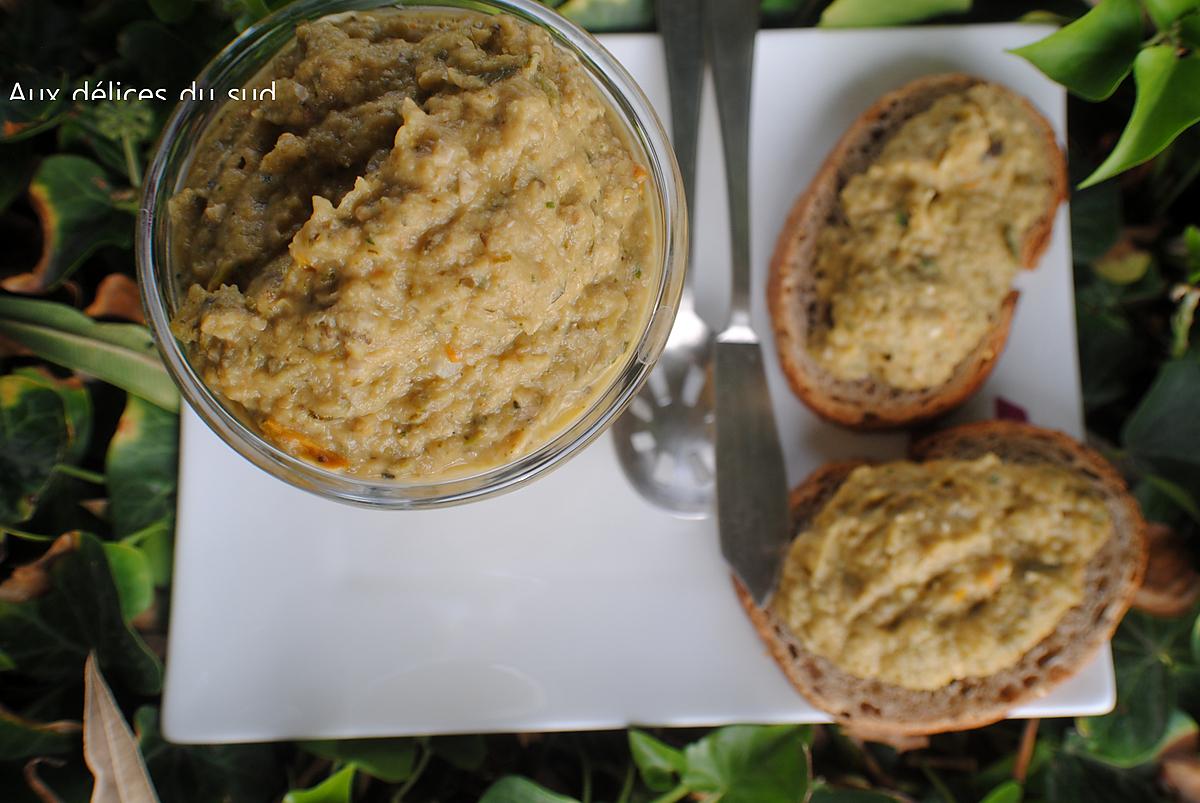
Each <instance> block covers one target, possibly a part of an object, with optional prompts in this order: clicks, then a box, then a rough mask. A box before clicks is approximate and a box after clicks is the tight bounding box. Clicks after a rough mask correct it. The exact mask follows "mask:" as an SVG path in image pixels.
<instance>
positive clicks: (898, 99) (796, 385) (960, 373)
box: [767, 74, 1067, 429]
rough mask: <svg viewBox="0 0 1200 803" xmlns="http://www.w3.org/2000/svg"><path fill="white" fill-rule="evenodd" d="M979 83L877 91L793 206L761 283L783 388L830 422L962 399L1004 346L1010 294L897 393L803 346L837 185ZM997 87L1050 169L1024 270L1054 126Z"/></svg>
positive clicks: (854, 422)
mask: <svg viewBox="0 0 1200 803" xmlns="http://www.w3.org/2000/svg"><path fill="white" fill-rule="evenodd" d="M981 83H985V82H984V81H983V80H982V79H979V78H975V77H972V76H969V75H960V74H948V75H933V76H928V77H925V78H920V79H918V80H916V81H913V82H912V83H910V84H907V85H906V86H904V87H901V88H900V89H897V90H896V91H894V92H891V93H889V94H887V95H884V96H883V97H882V98H881V99H880V100H879V101H878V102H877V103H876V104H875V105H874V106H872V107H871V108H870V109H868V110H867V111H866V112H864V113H863V115H862V116H861V117H859V118H858V119H857V120H856V121H855V122H854V124H853V125H851V126H850V128H849V130H847V131H846V133H845V134H844V135H843V136H842V138H841V140H840V141H839V142H838V143H837V145H836V146H834V149H833V151H832V152H831V153H830V154H829V156H828V157H827V158H826V159H825V163H824V164H823V165H822V167H821V169H820V171H819V172H818V173H817V175H816V177H815V178H814V179H813V180H812V183H811V184H810V185H809V187H808V189H807V191H805V193H804V194H803V195H801V196H800V198H799V199H798V200H797V201H796V203H795V205H794V206H793V207H792V211H791V213H790V214H789V216H788V219H787V223H786V224H784V227H783V231H782V232H780V235H779V240H778V242H777V244H776V246H775V255H774V257H773V258H772V260H771V270H770V280H769V283H768V289H767V293H768V299H767V301H768V305H769V307H770V310H771V318H772V321H773V327H774V331H775V345H776V348H777V349H778V352H779V359H780V362H781V364H782V367H783V372H784V374H785V375H786V376H787V378H788V382H789V383H790V384H791V387H792V390H793V391H794V392H795V393H796V395H797V396H799V397H800V399H801V400H802V401H803V402H804V403H805V404H807V405H808V406H809V407H810V408H811V409H812V410H813V411H814V412H816V413H817V414H818V415H820V416H822V417H823V418H826V419H828V420H830V421H833V422H834V423H837V424H842V425H845V426H850V427H854V428H858V429H880V428H889V427H899V426H904V425H906V424H911V423H915V422H917V421H923V420H927V419H929V418H933V417H935V416H937V415H940V414H941V413H944V412H946V411H948V410H950V409H953V408H954V407H957V406H958V405H960V404H962V403H963V402H965V401H966V400H967V399H968V398H969V397H970V396H971V395H972V394H973V393H974V392H975V391H976V390H978V389H979V386H980V385H982V384H983V382H984V380H985V379H987V377H988V375H989V374H990V373H991V371H992V368H993V367H994V366H995V364H996V361H997V359H998V358H999V357H1000V354H1001V352H1003V350H1004V344H1005V342H1006V341H1007V339H1008V330H1009V326H1010V325H1011V324H1012V317H1013V310H1014V308H1015V305H1016V301H1017V293H1016V292H1015V291H1014V292H1012V293H1010V294H1009V295H1008V297H1007V298H1006V299H1005V300H1004V302H1003V304H1002V305H1001V309H999V310H998V311H997V313H996V316H995V320H994V322H993V326H992V327H991V330H990V331H989V332H988V333H987V335H986V336H985V337H984V338H983V339H982V340H981V341H980V342H979V344H978V345H976V346H975V348H974V349H973V350H972V351H971V352H970V353H969V354H968V356H967V357H966V358H965V359H963V360H962V361H961V362H960V363H959V364H958V366H957V368H956V369H955V370H954V373H953V375H952V376H951V377H950V379H948V380H947V381H946V382H945V383H944V384H942V385H939V386H936V387H931V388H924V389H921V390H903V389H900V388H894V387H890V386H888V385H886V384H883V383H881V382H878V381H875V380H872V379H866V380H858V381H845V380H842V379H838V378H837V377H834V376H833V375H831V374H830V373H829V372H828V371H826V370H824V369H823V368H822V366H821V365H820V364H819V363H818V362H817V360H816V359H815V358H814V357H813V355H812V354H811V353H810V352H809V350H808V339H809V335H810V333H811V332H812V331H813V328H814V326H816V324H817V322H819V321H822V320H824V319H825V318H826V317H827V316H828V310H827V309H826V308H827V307H828V304H827V303H824V302H822V301H821V300H820V299H819V298H818V295H817V290H816V280H815V278H814V276H813V266H814V264H815V261H816V253H817V241H818V237H817V234H818V232H819V231H820V230H821V229H822V227H824V226H827V225H830V224H834V223H837V222H839V221H840V220H841V219H842V214H843V213H842V208H841V200H840V195H841V192H842V189H843V188H844V187H845V186H846V183H847V182H848V181H849V180H850V179H851V178H852V177H853V176H855V175H856V174H859V173H862V172H864V171H865V170H866V169H867V168H868V167H869V166H870V165H871V164H872V163H873V162H874V161H875V160H876V159H877V158H878V157H879V154H880V153H881V151H882V150H883V147H884V145H885V144H886V142H887V140H888V139H889V138H890V136H891V135H892V134H894V133H895V132H896V131H897V130H899V128H900V127H901V126H902V125H903V124H904V123H905V122H907V121H908V120H910V119H911V118H913V117H914V116H916V115H918V114H920V113H922V112H924V111H926V110H927V109H929V107H930V106H932V105H933V104H934V102H935V101H937V100H938V99H939V98H941V97H943V96H945V95H949V94H954V93H960V92H965V91H966V90H968V89H969V88H971V87H972V86H975V85H976V84H981ZM1000 89H1002V90H1003V91H1005V92H1008V93H1009V94H1010V95H1011V96H1012V97H1013V99H1014V100H1015V101H1016V106H1017V107H1019V108H1021V109H1023V110H1024V111H1025V112H1027V113H1028V115H1029V120H1030V121H1031V123H1032V124H1033V125H1034V127H1035V130H1036V131H1038V132H1039V139H1041V140H1042V141H1043V142H1044V144H1045V150H1046V154H1047V156H1048V162H1049V163H1050V164H1051V165H1052V169H1051V171H1050V176H1049V177H1048V181H1049V182H1050V185H1051V192H1050V193H1049V202H1048V203H1047V205H1046V208H1045V209H1044V210H1043V211H1042V213H1041V214H1040V215H1039V217H1038V218H1037V220H1036V222H1035V223H1034V224H1033V225H1032V226H1031V227H1030V228H1029V230H1028V232H1027V233H1026V235H1025V237H1024V239H1023V240H1022V241H1021V243H1020V249H1019V259H1020V262H1021V264H1022V265H1023V266H1024V267H1026V268H1033V267H1035V266H1036V265H1037V262H1038V260H1039V259H1040V258H1041V255H1042V253H1043V252H1044V251H1045V250H1046V246H1047V245H1048V244H1049V242H1050V233H1051V230H1052V228H1053V226H1054V217H1055V211H1056V210H1057V208H1058V205H1059V203H1060V202H1061V201H1062V199H1063V198H1064V197H1066V193H1067V173H1066V160H1065V159H1064V157H1063V153H1062V150H1061V149H1060V148H1059V147H1058V142H1057V140H1056V138H1055V135H1054V130H1053V128H1051V126H1050V124H1049V123H1048V122H1047V121H1046V120H1045V118H1043V117H1042V116H1041V114H1039V113H1038V111H1037V110H1036V109H1035V108H1034V107H1033V105H1032V104H1030V103H1029V101H1027V100H1025V99H1024V98H1022V97H1020V96H1019V95H1016V94H1015V93H1012V92H1009V90H1006V89H1003V87H1000Z"/></svg>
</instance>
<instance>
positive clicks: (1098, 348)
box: [1075, 304, 1146, 410]
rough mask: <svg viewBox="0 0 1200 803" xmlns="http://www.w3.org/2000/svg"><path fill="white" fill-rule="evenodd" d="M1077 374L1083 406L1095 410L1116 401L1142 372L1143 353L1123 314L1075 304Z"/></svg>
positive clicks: (1131, 327)
mask: <svg viewBox="0 0 1200 803" xmlns="http://www.w3.org/2000/svg"><path fill="white" fill-rule="evenodd" d="M1075 325H1076V326H1077V327H1078V329H1079V371H1080V376H1081V378H1082V380H1083V404H1084V407H1085V408H1086V409H1087V410H1095V409H1097V408H1099V407H1103V406H1104V405H1106V404H1111V403H1112V402H1114V401H1116V400H1117V399H1120V398H1121V397H1122V396H1124V395H1125V393H1126V392H1127V391H1128V390H1129V387H1130V384H1131V382H1132V381H1133V377H1135V376H1136V375H1137V373H1138V372H1139V371H1141V370H1142V366H1143V365H1144V363H1145V359H1146V357H1145V353H1144V351H1143V350H1142V344H1141V342H1140V341H1139V340H1138V339H1137V336H1136V335H1135V333H1134V330H1133V326H1132V325H1130V323H1129V321H1128V320H1127V319H1126V318H1125V316H1124V314H1123V313H1118V312H1097V311H1094V310H1092V309H1091V308H1090V307H1086V306H1084V305H1082V304H1081V305H1079V307H1078V309H1077V310H1076V312H1075Z"/></svg>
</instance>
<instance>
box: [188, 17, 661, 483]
mask: <svg viewBox="0 0 1200 803" xmlns="http://www.w3.org/2000/svg"><path fill="white" fill-rule="evenodd" d="M271 82H274V87H275V90H276V92H275V94H276V95H277V97H275V98H271V97H270V96H269V94H268V96H267V97H261V94H260V97H261V99H260V100H259V101H246V102H237V103H231V104H228V106H227V108H226V109H225V110H224V111H223V112H222V116H221V117H219V118H218V119H217V120H216V122H215V123H214V124H213V126H212V129H211V131H210V132H209V133H208V134H207V135H206V138H205V140H204V141H203V142H202V143H201V145H200V147H199V151H198V153H197V154H196V155H195V158H194V161H193V165H194V166H193V168H192V170H191V173H190V174H189V176H188V177H187V180H186V184H185V188H184V189H183V190H182V191H181V192H180V193H179V194H178V195H177V196H176V197H175V198H173V199H172V202H171V215H172V223H173V227H174V228H173V231H174V236H175V241H176V243H177V251H176V255H177V259H178V260H179V264H181V265H183V266H185V267H186V270H187V275H186V276H185V277H184V278H185V279H186V280H187V281H189V282H194V283H193V284H192V286H191V287H190V289H189V290H188V292H187V295H186V298H185V299H184V300H183V303H182V305H181V307H180V309H179V310H178V312H177V314H176V316H175V319H174V321H173V330H174V333H175V335H176V337H178V338H179V340H180V341H181V342H182V343H183V345H184V348H185V349H186V351H187V353H188V355H189V358H190V360H191V361H192V364H193V365H194V366H195V368H196V369H197V371H198V372H199V373H200V375H201V376H202V378H203V379H204V381H205V382H206V383H207V384H208V385H209V386H210V387H212V388H213V389H214V390H216V391H218V392H219V393H220V394H222V395H223V396H224V397H226V398H227V399H229V400H231V401H233V402H235V403H236V404H237V405H239V406H240V408H241V409H242V410H244V412H245V414H246V416H247V417H248V418H249V419H250V420H251V421H252V422H253V423H254V424H256V425H257V426H258V428H259V429H260V431H261V432H262V433H263V435H264V436H266V437H267V438H268V439H269V440H271V441H273V442H274V443H276V444H277V445H279V446H280V447H282V448H284V449H285V450H287V451H289V452H291V453H292V454H294V455H297V456H299V457H301V458H304V459H307V460H309V461H312V462H315V463H319V464H321V465H323V466H325V467H327V468H332V469H341V470H344V471H346V472H348V473H352V474H355V475H359V476H364V477H372V478H381V477H382V478H386V479H392V478H399V479H405V480H413V479H428V478H435V477H438V476H446V475H455V474H462V473H467V472H469V471H472V470H480V469H487V468H491V467H494V466H497V465H500V464H503V463H505V462H508V461H510V460H512V459H514V458H515V457H518V456H520V455H521V454H523V453H526V452H528V451H530V450H532V449H534V448H536V447H538V446H540V445H542V444H544V443H546V442H547V441H549V440H550V439H551V438H552V437H553V436H554V435H556V434H558V432H560V431H562V429H564V428H565V427H566V426H568V425H569V424H570V423H571V422H572V421H573V420H574V419H576V418H578V416H579V415H580V414H581V413H582V411H583V410H584V409H586V407H587V406H588V405H589V404H590V403H591V402H592V400H594V399H595V398H596V397H597V396H598V395H599V394H600V393H601V392H602V391H603V390H605V388H606V386H607V384H608V383H609V382H611V380H612V378H613V376H614V375H615V371H616V370H617V369H618V368H619V366H620V365H621V364H623V361H622V360H621V358H622V357H623V356H624V355H627V354H629V353H630V352H631V351H632V349H633V348H634V347H635V346H636V344H637V341H638V340H639V339H640V338H641V334H642V331H643V330H644V328H645V324H646V320H647V317H648V315H649V311H650V304H649V301H650V298H651V296H652V288H654V287H657V278H656V276H657V273H658V270H659V259H660V257H659V248H660V245H659V244H658V242H657V235H656V232H657V229H656V226H657V222H656V221H657V218H656V215H657V212H656V211H655V209H656V207H655V206H653V205H652V203H651V202H652V200H653V198H654V197H655V193H654V189H653V185H651V184H649V176H648V173H647V170H646V168H645V167H644V166H643V165H642V164H640V163H639V161H638V158H637V157H635V155H634V150H633V149H632V148H631V146H630V144H629V140H627V139H626V137H625V133H624V131H625V129H624V128H623V126H622V124H621V123H619V122H618V121H617V120H616V118H615V117H614V115H613V113H612V112H611V110H610V108H609V106H608V104H607V103H606V102H605V101H604V100H603V98H602V96H601V94H600V92H599V90H598V88H597V87H596V86H595V85H594V84H593V82H592V80H591V78H590V77H589V75H588V74H587V72H586V71H585V69H584V68H583V66H582V65H581V64H580V63H579V62H578V61H577V60H576V59H575V58H574V56H572V55H571V54H569V53H567V52H566V51H564V50H562V49H560V48H559V47H558V46H556V45H555V44H554V43H553V42H552V40H551V39H550V37H549V35H548V34H546V33H545V32H544V31H542V30H541V29H539V28H536V27H534V26H532V25H529V24H526V23H523V22H519V21H517V20H516V19H513V18H512V17H508V16H503V15H498V16H486V15H483V14H477V13H474V12H456V11H448V10H443V11H414V10H396V9H389V10H384V11H374V12H363V13H351V14H344V15H336V16H333V17H326V18H323V19H320V20H317V21H315V22H310V23H305V24H302V25H300V26H298V27H297V29H296V38H295V41H294V42H293V43H292V44H291V45H289V46H288V47H286V48H285V49H284V50H283V51H282V52H281V53H280V54H279V55H278V56H276V57H275V58H274V59H273V60H272V61H271V62H270V63H269V64H268V65H267V66H266V68H264V70H263V71H262V72H261V73H260V74H259V75H258V76H257V77H256V78H255V79H254V81H252V82H251V85H252V86H258V87H263V86H267V85H268V84H270V83H271ZM638 153H640V151H638Z"/></svg>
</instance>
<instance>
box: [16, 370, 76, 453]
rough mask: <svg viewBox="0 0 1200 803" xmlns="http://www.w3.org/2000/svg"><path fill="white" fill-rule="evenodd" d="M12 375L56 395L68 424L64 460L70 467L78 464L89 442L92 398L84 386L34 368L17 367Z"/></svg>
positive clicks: (72, 380)
mask: <svg viewBox="0 0 1200 803" xmlns="http://www.w3.org/2000/svg"><path fill="white" fill-rule="evenodd" d="M13 375H14V376H20V377H24V378H26V379H28V380H29V381H31V382H33V383H34V384H36V385H38V386H40V387H43V388H49V389H50V390H53V391H54V392H55V393H57V394H58V398H59V400H60V401H62V403H63V411H64V413H65V414H66V422H67V448H66V450H65V451H64V453H63V460H64V461H65V462H67V463H71V464H72V465H74V464H76V463H78V462H79V461H81V460H82V459H83V457H84V455H85V454H86V453H87V449H88V444H89V443H90V442H91V440H92V397H91V396H90V395H88V391H87V388H86V387H85V386H84V384H83V383H82V382H80V381H78V380H77V379H74V378H72V379H59V378H57V377H55V376H52V375H51V374H50V373H49V372H47V371H44V370H41V369H38V368H33V367H25V368H18V369H17V370H15V371H13Z"/></svg>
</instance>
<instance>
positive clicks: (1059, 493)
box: [773, 454, 1113, 690]
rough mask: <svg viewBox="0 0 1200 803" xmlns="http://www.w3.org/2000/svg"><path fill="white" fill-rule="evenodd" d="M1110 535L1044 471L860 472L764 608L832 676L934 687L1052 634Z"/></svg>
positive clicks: (813, 528) (1088, 498) (814, 526)
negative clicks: (830, 668)
mask: <svg viewBox="0 0 1200 803" xmlns="http://www.w3.org/2000/svg"><path fill="white" fill-rule="evenodd" d="M1112 532H1113V523H1112V519H1111V516H1110V515H1109V513H1108V509H1107V507H1106V506H1105V502H1104V499H1103V497H1102V496H1101V495H1100V493H1099V491H1097V490H1096V489H1095V487H1094V486H1093V485H1091V484H1090V483H1089V482H1088V481H1087V480H1086V479H1085V478H1083V477H1080V476H1078V475H1077V474H1075V473H1072V472H1070V471H1068V470H1066V469H1063V468H1059V467H1057V466H1052V465H1024V464H1015V463H1004V462H1002V461H1001V460H999V459H998V458H997V457H996V456H995V455H990V454H989V455H986V456H984V457H981V458H979V459H976V460H971V461H964V460H934V461H930V462H926V463H909V462H897V463H887V464H882V465H876V466H861V467H859V468H856V469H855V470H854V471H853V472H851V473H850V475H849V476H848V477H847V478H846V480H845V481H844V482H843V483H842V485H841V486H840V487H839V488H838V490H837V491H836V493H835V494H834V495H833V497H832V498H831V499H830V501H829V502H828V503H826V504H825V506H824V507H823V508H822V509H821V510H820V512H819V513H818V514H817V515H816V516H815V517H814V518H813V520H812V521H811V522H810V524H809V527H808V529H806V530H805V531H804V532H802V533H801V534H800V535H799V536H797V538H796V539H795V541H793V542H792V547H791V551H790V553H789V554H788V557H787V561H786V563H785V565H784V570H783V576H782V580H781V583H780V588H779V591H778V593H777V595H776V599H775V601H774V602H773V605H774V606H775V609H776V612H777V613H778V614H779V616H780V617H781V618H782V619H783V621H784V622H785V623H786V624H787V626H788V628H789V629H790V630H791V631H792V633H793V634H794V635H795V636H796V637H797V638H798V639H799V640H800V641H801V642H802V643H803V644H804V646H805V647H806V648H808V649H809V650H811V651H812V652H814V653H816V654H818V655H822V656H824V657H825V658H828V659H829V660H830V661H832V662H833V663H835V664H837V665H838V666H839V667H840V668H841V669H843V670H845V671H846V672H849V673H850V674H852V675H856V676H858V677H861V678H869V679H878V680H882V681H885V682H887V683H893V684H896V685H899V686H903V687H905V688H908V689H918V690H931V689H938V688H941V687H943V686H945V685H946V684H948V683H950V682H951V681H953V680H955V679H958V678H966V677H982V676H986V675H990V674H992V673H995V672H998V671H1000V670H1003V669H1006V668H1008V667H1011V666H1014V665H1015V664H1016V663H1017V661H1018V660H1019V659H1020V657H1021V656H1022V655H1024V654H1025V653H1026V652H1028V651H1029V650H1030V649H1031V648H1033V647H1034V646H1035V645H1036V644H1037V643H1038V642H1039V641H1041V640H1042V639H1043V638H1045V637H1046V636H1048V635H1049V634H1050V633H1051V632H1053V630H1054V629H1055V627H1056V626H1057V624H1058V622H1059V620H1060V619H1061V618H1062V617H1063V615H1064V614H1065V613H1066V612H1067V611H1068V610H1070V609H1071V608H1072V607H1074V606H1076V605H1078V604H1079V603H1080V602H1082V600H1083V593H1084V572H1085V567H1086V565H1087V563H1088V561H1089V560H1091V558H1092V556H1093V555H1095V554H1096V552H1097V551H1098V550H1099V549H1100V547H1101V546H1102V545H1103V544H1104V542H1105V541H1106V540H1107V539H1108V538H1109V537H1111V535H1112Z"/></svg>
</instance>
